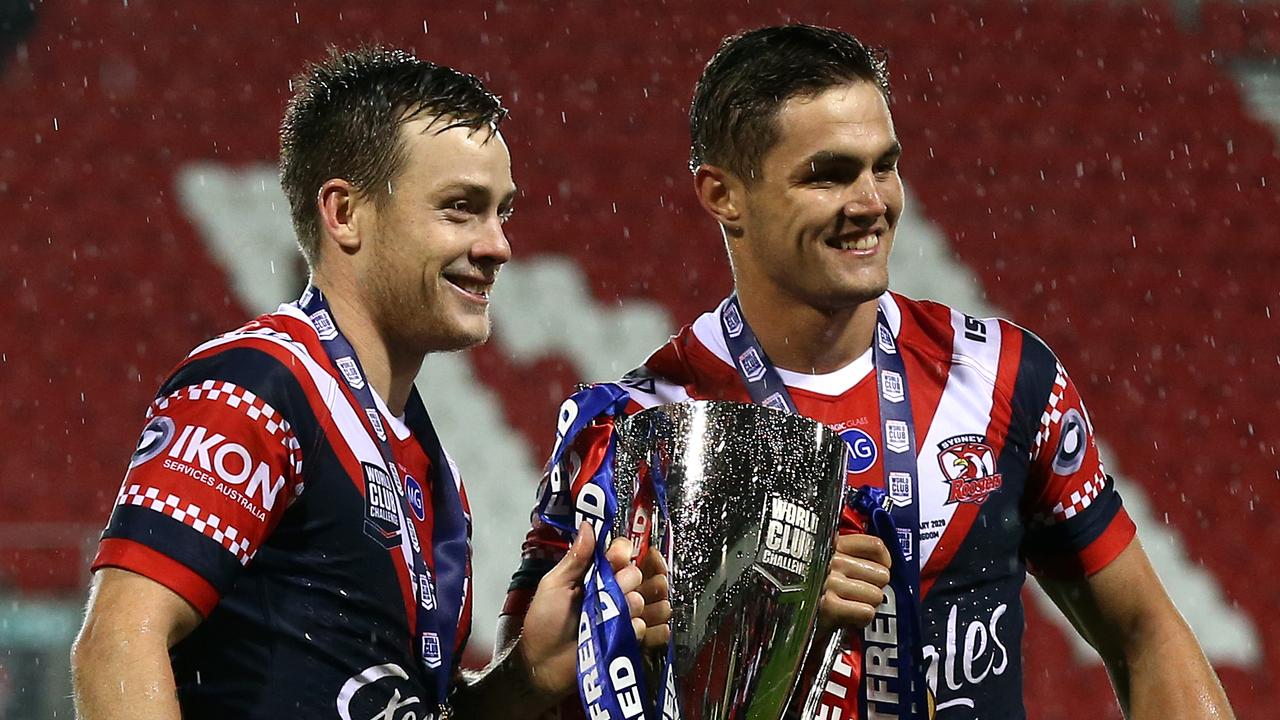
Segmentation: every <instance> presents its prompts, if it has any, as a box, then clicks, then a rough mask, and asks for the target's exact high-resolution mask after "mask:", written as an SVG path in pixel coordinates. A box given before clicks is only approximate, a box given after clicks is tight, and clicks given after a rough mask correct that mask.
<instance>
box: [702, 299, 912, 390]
mask: <svg viewBox="0 0 1280 720" xmlns="http://www.w3.org/2000/svg"><path fill="white" fill-rule="evenodd" d="M886 300H888V301H889V302H888V305H891V306H893V310H894V311H896V310H897V304H896V303H895V302H893V300H892V298H891V296H890V295H889V293H885V295H884V296H883V297H881V299H880V302H881V303H882V304H884V303H885V301H886ZM725 302H728V299H727V298H726V299H725V300H723V301H721V303H720V305H719V306H717V307H716V309H715V310H713V311H712V312H708V313H703V314H702V315H701V316H699V317H698V319H697V320H695V321H694V322H693V335H694V337H696V338H698V342H700V343H702V346H703V347H705V348H706V349H708V350H710V351H711V354H712V355H715V356H716V359H718V360H720V362H723V363H724V364H725V365H728V366H729V367H730V368H734V364H733V359H732V358H731V357H730V356H729V345H728V344H727V343H726V342H725V339H724V329H723V328H721V327H720V310H721V308H723V307H724V304H725ZM892 314H893V316H896V315H897V313H896V312H894V313H892ZM893 319H896V317H893V318H891V320H890V324H891V325H892V324H894V323H893V322H892V320H893ZM894 329H895V330H897V328H894ZM873 369H874V360H873V358H872V353H871V348H867V351H866V352H864V353H863V354H862V355H859V356H858V357H857V358H855V359H854V360H853V362H851V363H849V364H848V365H845V366H844V367H842V368H839V369H837V370H833V371H831V372H829V373H820V374H809V373H800V372H795V371H792V370H784V369H783V368H777V370H778V376H779V377H780V378H782V382H783V384H785V385H786V386H787V387H789V388H795V389H797V390H805V391H807V392H811V393H816V394H818V395H826V396H828V397H838V396H840V395H843V394H845V393H846V392H848V391H849V390H851V389H853V387H854V386H856V385H857V384H858V383H860V382H862V380H863V379H864V378H866V377H867V376H868V375H870V374H871V371H872V370H873ZM735 372H736V370H735Z"/></svg>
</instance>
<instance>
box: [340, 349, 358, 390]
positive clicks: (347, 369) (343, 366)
mask: <svg viewBox="0 0 1280 720" xmlns="http://www.w3.org/2000/svg"><path fill="white" fill-rule="evenodd" d="M334 362H335V364H337V366H338V369H339V370H341V371H342V377H344V378H346V379H347V384H348V385H350V386H351V387H353V388H355V389H356V390H359V389H360V388H363V387H364V376H363V375H361V374H360V366H359V365H357V364H356V359H355V358H353V357H351V356H350V355H348V356H346V357H340V358H338V359H337V360H335V361H334Z"/></svg>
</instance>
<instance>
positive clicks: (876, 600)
mask: <svg viewBox="0 0 1280 720" xmlns="http://www.w3.org/2000/svg"><path fill="white" fill-rule="evenodd" d="M823 589H824V590H825V591H826V592H827V593H834V594H835V596H836V597H838V598H840V599H841V600H848V601H851V602H858V603H863V604H865V605H870V606H872V607H879V606H880V603H882V602H884V590H881V589H880V588H879V587H877V586H875V585H872V584H871V583H868V582H863V581H861V580H854V579H852V578H847V577H841V576H839V575H828V576H827V582H826V584H825V585H824V586H823Z"/></svg>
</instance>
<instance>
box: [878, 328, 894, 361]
mask: <svg viewBox="0 0 1280 720" xmlns="http://www.w3.org/2000/svg"><path fill="white" fill-rule="evenodd" d="M876 343H878V344H879V345H880V349H881V350H883V351H885V352H887V353H889V354H890V355H897V354H898V346H897V344H895V343H894V342H893V333H891V332H889V328H887V327H885V326H884V325H879V324H877V325H876Z"/></svg>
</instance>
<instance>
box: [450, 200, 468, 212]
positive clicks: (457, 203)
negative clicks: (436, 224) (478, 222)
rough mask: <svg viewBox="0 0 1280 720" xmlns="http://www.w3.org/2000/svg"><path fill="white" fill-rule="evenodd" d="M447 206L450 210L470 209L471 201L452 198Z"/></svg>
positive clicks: (461, 210) (466, 210) (462, 210)
mask: <svg viewBox="0 0 1280 720" xmlns="http://www.w3.org/2000/svg"><path fill="white" fill-rule="evenodd" d="M448 207H449V209H450V210H455V211H457V212H470V211H471V203H469V202H467V201H466V200H454V201H453V202H451V203H449V206H448Z"/></svg>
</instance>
